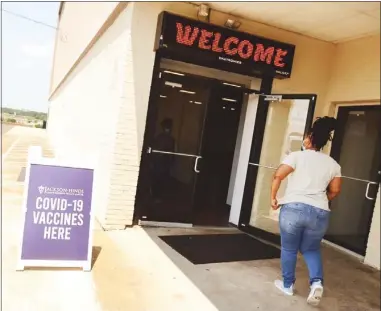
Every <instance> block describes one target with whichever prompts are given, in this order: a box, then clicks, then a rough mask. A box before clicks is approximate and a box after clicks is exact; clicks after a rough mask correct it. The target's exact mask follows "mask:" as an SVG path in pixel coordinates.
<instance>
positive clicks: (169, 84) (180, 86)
mask: <svg viewBox="0 0 381 311" xmlns="http://www.w3.org/2000/svg"><path fill="white" fill-rule="evenodd" d="M165 85H168V86H172V87H179V88H182V87H183V85H182V84H180V83H175V82H171V81H165Z"/></svg>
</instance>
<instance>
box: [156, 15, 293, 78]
mask: <svg viewBox="0 0 381 311" xmlns="http://www.w3.org/2000/svg"><path fill="white" fill-rule="evenodd" d="M154 50H155V51H157V52H158V53H159V54H160V56H161V57H164V58H169V59H173V60H178V61H182V62H186V63H193V64H196V65H201V66H205V67H211V68H216V69H220V70H224V71H228V72H234V73H238V74H243V75H247V76H253V77H258V78H263V77H273V78H277V79H286V78H290V77H291V71H292V65H293V59H294V55H295V45H293V44H288V43H284V42H280V41H275V40H272V39H268V38H264V37H260V36H255V35H252V34H249V33H246V32H239V31H236V30H232V29H229V28H225V27H221V26H216V25H213V24H208V23H204V22H201V21H197V20H193V19H188V18H185V17H182V16H179V15H174V14H171V13H168V12H166V11H164V12H162V13H161V14H160V15H159V18H158V27H157V32H156V40H155V47H154Z"/></svg>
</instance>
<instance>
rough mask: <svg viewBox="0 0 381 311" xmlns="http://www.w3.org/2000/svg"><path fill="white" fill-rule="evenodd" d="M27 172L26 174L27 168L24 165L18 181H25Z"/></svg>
mask: <svg viewBox="0 0 381 311" xmlns="http://www.w3.org/2000/svg"><path fill="white" fill-rule="evenodd" d="M25 174H26V168H25V167H22V168H21V171H20V174H19V177H18V178H17V181H18V182H24V181H25Z"/></svg>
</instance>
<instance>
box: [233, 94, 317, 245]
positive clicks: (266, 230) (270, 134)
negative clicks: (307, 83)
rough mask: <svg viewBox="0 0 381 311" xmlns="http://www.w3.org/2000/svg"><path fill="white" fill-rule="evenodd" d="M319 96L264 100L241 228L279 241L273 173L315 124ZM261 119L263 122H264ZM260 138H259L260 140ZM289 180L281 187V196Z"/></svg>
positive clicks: (260, 111) (252, 153) (251, 159)
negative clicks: (272, 201)
mask: <svg viewBox="0 0 381 311" xmlns="http://www.w3.org/2000/svg"><path fill="white" fill-rule="evenodd" d="M315 101H316V95H291V94H288V95H282V96H281V97H278V98H277V97H271V96H270V97H268V98H267V100H262V103H260V105H262V107H258V113H257V117H256V120H257V121H256V123H258V124H259V126H257V125H256V127H255V129H254V143H253V146H252V150H251V153H250V160H249V164H248V169H247V177H246V184H245V192H244V197H243V202H242V209H241V217H240V227H242V228H243V229H244V230H249V231H251V232H252V233H253V234H256V235H257V236H260V237H263V238H265V239H267V240H269V241H273V242H275V243H279V241H280V237H279V228H278V213H279V210H278V211H273V210H272V209H271V205H270V197H271V196H270V190H271V182H272V176H273V174H274V171H275V169H276V168H277V167H278V165H279V163H280V162H281V161H282V159H283V158H284V157H285V156H286V155H287V154H289V153H290V152H294V151H298V150H300V149H301V146H302V141H303V138H304V135H305V133H306V132H307V130H308V129H309V126H310V125H311V123H312V117H313V113H314V107H315ZM261 121H262V122H261ZM258 140H259V141H258ZM285 187H286V183H285V182H283V183H282V186H281V189H280V190H279V196H280V197H281V196H282V194H283V192H284V189H285Z"/></svg>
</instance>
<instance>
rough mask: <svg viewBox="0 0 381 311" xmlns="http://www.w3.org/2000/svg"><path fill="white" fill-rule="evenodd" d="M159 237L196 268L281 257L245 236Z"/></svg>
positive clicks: (275, 251)
mask: <svg viewBox="0 0 381 311" xmlns="http://www.w3.org/2000/svg"><path fill="white" fill-rule="evenodd" d="M160 238H161V239H162V240H163V241H164V242H165V243H167V244H168V245H169V246H170V247H172V248H173V249H174V250H175V251H176V252H178V253H179V254H181V255H182V256H184V257H185V258H186V259H188V260H189V261H190V262H192V263H193V264H195V265H202V264H208V263H220V262H234V261H250V260H260V259H273V258H280V250H279V249H278V248H276V247H274V246H271V245H268V244H265V243H262V242H261V241H258V240H256V239H254V238H252V237H251V236H249V235H247V234H209V235H170V236H160Z"/></svg>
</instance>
